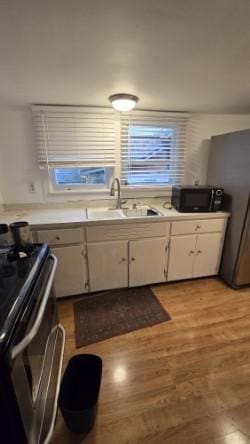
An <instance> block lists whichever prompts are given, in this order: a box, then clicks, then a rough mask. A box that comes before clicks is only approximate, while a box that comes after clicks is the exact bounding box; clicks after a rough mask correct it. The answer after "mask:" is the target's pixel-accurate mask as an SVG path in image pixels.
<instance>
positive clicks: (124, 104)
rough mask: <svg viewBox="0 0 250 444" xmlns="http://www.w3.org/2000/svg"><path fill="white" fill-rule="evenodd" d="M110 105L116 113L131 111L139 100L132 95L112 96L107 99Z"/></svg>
mask: <svg viewBox="0 0 250 444" xmlns="http://www.w3.org/2000/svg"><path fill="white" fill-rule="evenodd" d="M109 100H110V102H111V105H112V106H113V108H114V109H116V110H117V111H121V112H124V111H131V110H132V109H133V108H134V107H135V105H136V104H137V102H138V100H139V98H138V97H136V96H133V95H132V94H113V95H112V96H110V97H109Z"/></svg>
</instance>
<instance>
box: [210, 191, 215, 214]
mask: <svg viewBox="0 0 250 444" xmlns="http://www.w3.org/2000/svg"><path fill="white" fill-rule="evenodd" d="M213 201H214V189H212V190H211V197H210V204H209V211H212V205H213Z"/></svg>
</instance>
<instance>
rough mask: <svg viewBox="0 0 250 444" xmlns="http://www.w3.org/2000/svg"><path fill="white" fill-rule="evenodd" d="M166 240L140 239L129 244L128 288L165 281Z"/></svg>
mask: <svg viewBox="0 0 250 444" xmlns="http://www.w3.org/2000/svg"><path fill="white" fill-rule="evenodd" d="M167 243H168V241H167V239H166V238H159V239H158V238H156V239H142V240H135V241H130V242H129V286H130V287H135V286H137V285H147V284H153V283H156V282H163V281H165V280H166V264H167V253H166V247H167Z"/></svg>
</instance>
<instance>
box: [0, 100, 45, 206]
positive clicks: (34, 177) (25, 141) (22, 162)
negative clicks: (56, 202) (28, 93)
mask: <svg viewBox="0 0 250 444" xmlns="http://www.w3.org/2000/svg"><path fill="white" fill-rule="evenodd" d="M0 134H1V138H0V152H1V157H0V160H1V167H0V171H1V172H2V179H1V188H2V190H1V191H2V194H3V200H4V203H23V202H26V203H29V202H42V201H43V193H42V186H41V178H40V171H39V169H38V166H37V161H36V152H35V149H34V143H33V133H32V119H31V112H30V109H29V108H8V109H0ZM30 181H32V182H34V183H35V186H36V193H30V192H29V191H28V183H29V182H30Z"/></svg>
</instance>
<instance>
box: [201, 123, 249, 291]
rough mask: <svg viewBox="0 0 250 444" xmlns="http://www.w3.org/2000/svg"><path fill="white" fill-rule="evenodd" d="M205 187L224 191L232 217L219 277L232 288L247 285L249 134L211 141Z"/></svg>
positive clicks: (229, 134) (233, 134)
mask: <svg viewBox="0 0 250 444" xmlns="http://www.w3.org/2000/svg"><path fill="white" fill-rule="evenodd" d="M207 183H209V184H213V185H216V186H217V185H218V186H220V187H223V188H224V192H225V199H224V208H225V210H226V211H230V213H231V218H230V220H229V223H228V228H227V232H226V237H225V245H224V250H223V255H222V262H221V267H220V275H221V277H222V278H223V279H224V280H225V281H226V282H227V283H228V284H229V285H231V286H232V287H240V286H243V285H250V130H244V131H237V132H233V133H228V134H222V135H219V136H214V137H212V138H211V144H210V153H209V163H208V177H207Z"/></svg>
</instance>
